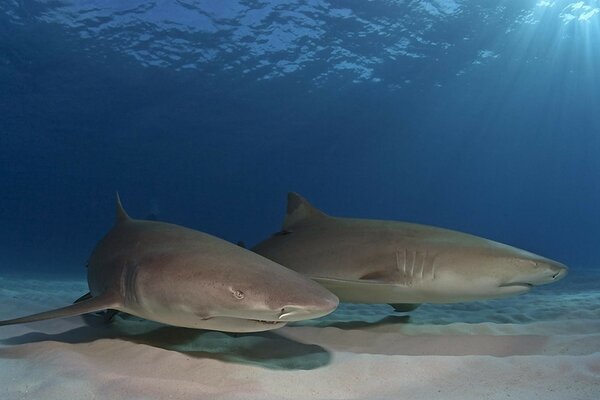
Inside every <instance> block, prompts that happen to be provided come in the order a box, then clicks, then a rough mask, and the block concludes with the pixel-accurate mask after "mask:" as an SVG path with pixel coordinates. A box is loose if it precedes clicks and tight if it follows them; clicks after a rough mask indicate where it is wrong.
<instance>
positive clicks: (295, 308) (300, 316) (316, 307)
mask: <svg viewBox="0 0 600 400" xmlns="http://www.w3.org/2000/svg"><path fill="white" fill-rule="evenodd" d="M338 304H339V300H338V298H337V297H336V296H335V295H333V294H330V295H328V296H326V297H324V298H322V299H320V300H319V301H318V302H315V303H314V304H310V305H302V306H300V305H288V306H285V307H282V308H281V312H280V314H279V316H278V319H279V321H286V322H292V321H301V320H305V319H312V318H319V317H322V316H324V315H327V314H329V313H331V312H333V311H334V310H335V309H336V308H337V306H338Z"/></svg>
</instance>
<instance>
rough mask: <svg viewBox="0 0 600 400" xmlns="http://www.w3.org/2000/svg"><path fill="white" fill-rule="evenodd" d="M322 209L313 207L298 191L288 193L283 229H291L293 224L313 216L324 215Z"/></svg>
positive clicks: (313, 217) (319, 216)
mask: <svg viewBox="0 0 600 400" xmlns="http://www.w3.org/2000/svg"><path fill="white" fill-rule="evenodd" d="M326 216H327V214H325V213H324V212H323V211H321V210H319V209H317V208H315V207H313V205H311V204H310V203H309V202H308V201H307V200H306V199H305V198H303V197H302V196H300V195H299V194H298V193H294V192H290V193H288V203H287V215H286V216H285V221H284V223H283V230H284V231H291V230H292V229H293V228H294V226H296V225H298V224H300V223H303V222H306V221H308V220H311V219H315V218H322V217H326Z"/></svg>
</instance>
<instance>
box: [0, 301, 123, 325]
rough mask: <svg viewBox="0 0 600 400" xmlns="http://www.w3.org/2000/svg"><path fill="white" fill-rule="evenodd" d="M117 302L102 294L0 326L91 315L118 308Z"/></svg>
mask: <svg viewBox="0 0 600 400" xmlns="http://www.w3.org/2000/svg"><path fill="white" fill-rule="evenodd" d="M118 307H119V300H118V298H117V296H116V295H112V294H103V295H100V296H98V297H92V298H90V299H86V300H82V301H80V302H78V303H75V304H71V305H70V306H67V307H63V308H58V309H56V310H51V311H46V312H42V313H39V314H33V315H28V316H26V317H21V318H15V319H7V320H5V321H0V326H4V325H14V324H24V323H26V322H34V321H42V320H45V319H52V318H65V317H73V316H75V315H81V314H87V313H92V312H95V311H100V310H106V309H107V308H118Z"/></svg>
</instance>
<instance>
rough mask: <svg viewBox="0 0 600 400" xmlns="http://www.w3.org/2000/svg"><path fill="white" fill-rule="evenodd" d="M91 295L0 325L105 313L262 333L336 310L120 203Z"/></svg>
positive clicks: (333, 301) (235, 255) (248, 260)
mask: <svg viewBox="0 0 600 400" xmlns="http://www.w3.org/2000/svg"><path fill="white" fill-rule="evenodd" d="M87 278H88V279H87V280H88V286H89V289H90V292H89V294H88V295H85V296H83V297H82V298H80V301H77V302H75V303H74V304H71V305H68V306H66V307H63V308H59V309H55V310H51V311H46V312H42V313H39V314H34V315H30V316H26V317H21V318H15V319H10V320H5V321H0V326H3V325H12V324H20V323H28V322H34V321H40V320H46V319H50V318H63V317H70V316H76V315H80V314H86V313H93V312H98V311H102V310H116V311H117V312H118V311H122V312H125V313H128V314H131V315H134V316H137V317H141V318H144V319H148V320H153V321H156V322H160V323H164V324H168V325H173V326H180V327H187V328H196V329H208V330H218V331H225V332H258V331H266V330H272V329H276V328H280V327H282V326H284V325H286V324H287V323H289V322H292V321H300V320H305V319H311V318H318V317H321V316H324V315H326V314H329V313H330V312H332V311H333V310H335V309H336V307H337V305H338V302H339V300H338V298H337V297H336V296H335V295H334V294H332V293H331V292H329V291H328V290H326V289H325V288H323V287H322V286H321V285H319V284H317V283H315V282H314V281H312V280H310V279H308V278H306V277H304V276H302V275H300V274H298V273H296V272H294V271H291V270H290V269H288V268H285V267H283V266H281V265H279V264H277V263H275V262H273V261H271V260H268V259H266V258H264V257H262V256H260V255H258V254H255V253H253V252H251V251H249V250H246V249H243V248H241V247H240V246H236V245H234V244H232V243H229V242H227V241H225V240H222V239H219V238H217V237H214V236H211V235H209V234H207V233H204V232H200V231H197V230H193V229H189V228H185V227H182V226H179V225H174V224H169V223H165V222H157V221H145V220H137V219H133V218H131V217H129V215H128V214H127V213H126V212H125V210H124V209H123V206H122V205H121V201H120V199H119V196H118V195H117V199H116V220H115V223H114V226H113V227H112V229H110V231H109V232H108V233H107V234H106V235H105V236H104V238H102V240H100V242H99V243H98V244H97V245H96V247H95V248H94V250H93V252H92V254H91V256H90V258H89V262H88V267H87Z"/></svg>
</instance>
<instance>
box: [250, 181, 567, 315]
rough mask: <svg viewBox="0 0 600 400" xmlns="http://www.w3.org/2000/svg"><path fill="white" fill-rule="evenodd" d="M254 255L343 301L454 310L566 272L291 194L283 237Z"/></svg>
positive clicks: (474, 241)
mask: <svg viewBox="0 0 600 400" xmlns="http://www.w3.org/2000/svg"><path fill="white" fill-rule="evenodd" d="M253 251H255V252H256V253H258V254H260V255H263V256H265V257H267V258H270V259H271V260H273V261H275V262H277V263H280V264H281V265H284V266H286V267H288V268H291V269H293V270H295V271H297V272H300V273H302V274H303V275H306V276H308V277H310V278H311V279H313V280H315V281H316V282H319V283H320V284H322V285H323V286H325V287H326V288H327V289H329V290H331V291H332V292H333V293H335V294H336V295H337V296H338V297H339V299H340V300H341V301H348V302H354V303H388V304H391V305H392V306H394V307H395V308H396V309H397V310H398V311H410V310H411V309H414V308H415V307H416V306H418V305H419V304H420V303H454V302H463V301H471V300H482V299H492V298H497V297H504V296H509V295H516V294H521V293H525V292H528V291H529V290H530V289H531V288H532V287H533V286H537V285H543V284H546V283H551V282H556V281H558V280H559V279H561V278H563V277H564V276H565V275H566V274H567V267H566V266H564V265H563V264H561V263H558V262H556V261H552V260H549V259H547V258H544V257H541V256H538V255H536V254H533V253H530V252H527V251H524V250H520V249H517V248H515V247H511V246H507V245H505V244H502V243H498V242H494V241H491V240H487V239H484V238H481V237H477V236H473V235H469V234H465V233H461V232H456V231H452V230H448V229H441V228H436V227H432V226H426V225H418V224H412V223H406V222H396V221H381V220H367V219H353V218H338V217H331V216H328V215H326V214H325V213H323V212H322V211H320V210H318V209H316V208H314V207H313V206H312V205H311V204H309V203H308V202H307V201H306V200H305V199H303V198H302V197H300V196H299V195H298V194H296V193H290V194H289V195H288V207H287V216H286V219H285V223H284V225H283V230H282V231H281V232H279V233H276V234H274V235H273V236H272V237H270V238H268V239H266V240H265V241H263V242H261V243H259V244H258V245H257V246H256V247H254V248H253Z"/></svg>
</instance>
